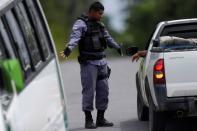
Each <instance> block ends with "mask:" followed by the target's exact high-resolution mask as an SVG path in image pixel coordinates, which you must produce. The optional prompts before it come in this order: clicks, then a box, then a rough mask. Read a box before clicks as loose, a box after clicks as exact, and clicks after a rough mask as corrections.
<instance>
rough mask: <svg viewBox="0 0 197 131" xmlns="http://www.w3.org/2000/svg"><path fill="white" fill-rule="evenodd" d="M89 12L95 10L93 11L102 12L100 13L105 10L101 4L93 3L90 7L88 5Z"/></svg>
mask: <svg viewBox="0 0 197 131" xmlns="http://www.w3.org/2000/svg"><path fill="white" fill-rule="evenodd" d="M91 10H95V11H100V10H102V11H104V10H105V8H104V6H103V4H102V3H101V2H98V1H97V2H94V3H92V4H91V5H90V7H89V11H91Z"/></svg>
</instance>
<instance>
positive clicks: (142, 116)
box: [137, 93, 149, 121]
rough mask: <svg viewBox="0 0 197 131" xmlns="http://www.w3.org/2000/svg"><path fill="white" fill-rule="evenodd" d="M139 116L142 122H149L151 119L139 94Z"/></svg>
mask: <svg viewBox="0 0 197 131" xmlns="http://www.w3.org/2000/svg"><path fill="white" fill-rule="evenodd" d="M137 116H138V120H140V121H148V119H149V112H148V107H146V106H145V105H144V103H143V101H142V99H141V98H140V95H139V93H137Z"/></svg>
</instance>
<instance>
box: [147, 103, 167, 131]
mask: <svg viewBox="0 0 197 131" xmlns="http://www.w3.org/2000/svg"><path fill="white" fill-rule="evenodd" d="M165 126H166V117H165V113H164V112H159V111H155V110H154V109H153V106H152V105H151V106H150V107H149V131H165Z"/></svg>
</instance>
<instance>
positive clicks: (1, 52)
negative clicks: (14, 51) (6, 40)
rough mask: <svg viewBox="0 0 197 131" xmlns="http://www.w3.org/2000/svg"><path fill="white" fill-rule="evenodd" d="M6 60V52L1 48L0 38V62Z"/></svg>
mask: <svg viewBox="0 0 197 131" xmlns="http://www.w3.org/2000/svg"><path fill="white" fill-rule="evenodd" d="M5 58H6V51H5V48H4V46H3V40H2V37H1V36H0V61H1V60H3V59H5Z"/></svg>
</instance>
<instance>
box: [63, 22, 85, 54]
mask: <svg viewBox="0 0 197 131" xmlns="http://www.w3.org/2000/svg"><path fill="white" fill-rule="evenodd" d="M86 28H87V27H86V24H85V22H84V21H82V20H77V21H76V22H75V23H74V25H73V28H72V33H71V35H70V41H69V42H68V44H67V45H66V48H65V50H64V51H62V52H60V53H61V56H62V57H68V56H69V55H70V54H71V52H72V50H73V49H74V48H75V47H76V46H77V45H78V42H79V41H80V39H81V36H82V33H83V31H84V30H86Z"/></svg>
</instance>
